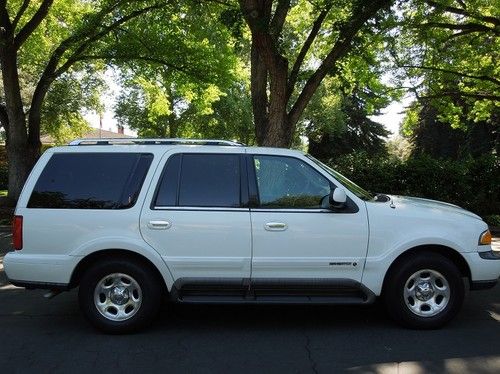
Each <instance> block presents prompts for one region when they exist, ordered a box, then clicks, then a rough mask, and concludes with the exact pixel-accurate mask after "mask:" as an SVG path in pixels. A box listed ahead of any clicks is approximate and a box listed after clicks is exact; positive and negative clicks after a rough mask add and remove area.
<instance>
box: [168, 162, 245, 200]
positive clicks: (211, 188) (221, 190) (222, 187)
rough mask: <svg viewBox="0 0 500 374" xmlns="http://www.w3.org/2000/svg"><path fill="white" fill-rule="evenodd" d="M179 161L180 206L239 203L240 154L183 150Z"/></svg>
mask: <svg viewBox="0 0 500 374" xmlns="http://www.w3.org/2000/svg"><path fill="white" fill-rule="evenodd" d="M181 165H182V166H181V176H180V181H179V197H178V199H179V200H178V201H179V205H180V206H205V207H239V206H240V157H239V155H226V154H223V155H221V154H184V155H182V163H181Z"/></svg>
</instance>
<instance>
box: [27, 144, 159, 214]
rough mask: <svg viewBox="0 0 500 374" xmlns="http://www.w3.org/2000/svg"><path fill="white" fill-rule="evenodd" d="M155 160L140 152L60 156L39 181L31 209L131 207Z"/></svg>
mask: <svg viewBox="0 0 500 374" xmlns="http://www.w3.org/2000/svg"><path fill="white" fill-rule="evenodd" d="M152 159H153V156H152V155H150V154H140V153H56V154H54V155H52V157H51V158H50V160H49V162H48V163H47V165H46V166H45V169H44V170H43V172H42V174H41V175H40V177H39V178H38V181H37V182H36V185H35V188H34V189H33V193H32V194H31V197H30V200H29V203H28V208H53V209H125V208H129V207H131V206H133V205H134V204H135V202H136V200H137V196H138V195H139V192H140V190H141V187H142V184H143V182H144V178H145V177H146V173H147V171H148V169H149V166H150V165H151V161H152Z"/></svg>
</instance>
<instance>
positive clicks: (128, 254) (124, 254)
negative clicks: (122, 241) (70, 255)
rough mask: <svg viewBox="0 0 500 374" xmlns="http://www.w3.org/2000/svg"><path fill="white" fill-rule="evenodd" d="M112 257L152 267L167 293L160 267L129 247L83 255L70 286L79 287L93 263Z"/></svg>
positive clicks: (72, 275) (74, 271)
mask: <svg viewBox="0 0 500 374" xmlns="http://www.w3.org/2000/svg"><path fill="white" fill-rule="evenodd" d="M111 258H120V259H129V260H131V261H134V262H139V263H141V264H143V265H144V266H147V267H148V268H150V269H151V271H152V272H153V274H154V275H155V276H156V277H157V278H158V281H160V282H161V285H162V289H163V291H164V292H165V293H167V292H168V287H167V283H166V281H165V279H164V277H163V275H162V273H161V272H160V270H159V269H158V267H157V266H156V265H155V264H154V263H153V262H152V261H151V260H149V259H148V258H147V257H145V256H143V255H141V254H139V253H137V252H134V251H130V250H127V249H117V248H115V249H103V250H99V251H96V252H92V253H90V254H88V255H87V256H85V257H83V258H82V259H81V260H80V262H78V264H77V265H76V267H75V269H74V270H73V273H72V274H71V279H70V283H69V286H70V288H74V287H77V286H78V285H79V284H80V280H81V278H82V276H83V274H84V273H85V271H86V270H87V269H89V268H90V267H91V266H92V265H94V264H95V263H97V262H98V261H100V260H103V259H111Z"/></svg>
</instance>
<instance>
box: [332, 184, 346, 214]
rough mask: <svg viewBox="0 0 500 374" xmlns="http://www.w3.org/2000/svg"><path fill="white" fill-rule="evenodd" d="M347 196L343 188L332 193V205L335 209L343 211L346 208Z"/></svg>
mask: <svg viewBox="0 0 500 374" xmlns="http://www.w3.org/2000/svg"><path fill="white" fill-rule="evenodd" d="M346 201H347V195H346V193H345V191H344V190H343V189H342V188H338V187H337V188H335V189H334V190H333V191H332V192H331V193H330V205H331V206H332V207H334V208H337V209H341V208H343V207H344V206H345V203H346Z"/></svg>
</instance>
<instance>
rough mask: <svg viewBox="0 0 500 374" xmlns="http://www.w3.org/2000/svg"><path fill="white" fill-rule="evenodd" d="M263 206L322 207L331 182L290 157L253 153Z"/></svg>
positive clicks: (261, 204)
mask: <svg viewBox="0 0 500 374" xmlns="http://www.w3.org/2000/svg"><path fill="white" fill-rule="evenodd" d="M254 164H255V173H256V176H257V186H258V189H259V200H260V206H261V207H262V208H302V209H307V208H321V206H322V200H323V199H324V198H325V196H328V194H329V193H330V182H329V181H328V180H327V179H326V178H325V177H323V176H322V175H321V174H319V173H318V172H317V171H315V170H314V169H313V168H312V167H310V166H309V165H307V164H306V163H304V162H302V161H300V160H298V159H296V158H291V157H278V156H254Z"/></svg>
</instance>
